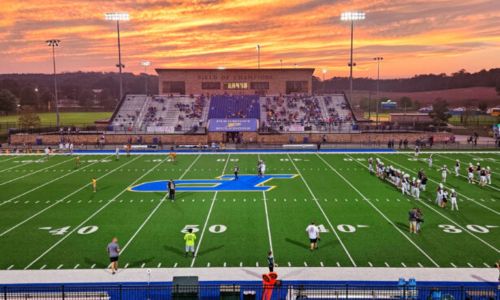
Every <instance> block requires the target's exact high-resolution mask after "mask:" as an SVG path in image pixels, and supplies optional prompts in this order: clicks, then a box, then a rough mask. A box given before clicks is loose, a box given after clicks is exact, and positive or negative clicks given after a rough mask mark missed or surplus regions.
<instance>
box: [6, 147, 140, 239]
mask: <svg viewBox="0 0 500 300" xmlns="http://www.w3.org/2000/svg"><path fill="white" fill-rule="evenodd" d="M140 157H142V155H141V156H137V157H136V158H134V159H132V160H130V161H129V162H127V163H125V164H123V165H121V166H118V167H116V168H115V169H113V170H111V171H110V172H108V173H106V174H104V175H102V176H101V177H98V178H97V179H98V180H99V179H101V178H104V177H106V176H108V175H109V174H111V173H113V172H115V171H116V170H117V169H118V168H120V167H122V166H124V165H127V164H129V163H131V162H133V161H135V160H136V159H138V158H140ZM90 184H91V183H90V182H89V183H87V184H85V185H83V186H82V187H80V188H79V189H77V190H75V191H73V192H71V193H70V194H68V195H66V196H64V197H62V198H61V199H59V200H57V201H55V202H54V203H53V204H52V205H49V206H47V207H45V208H44V209H42V210H40V211H38V212H37V213H35V214H34V215H32V216H30V217H28V218H26V219H24V220H23V221H21V222H20V223H17V224H16V225H14V226H12V227H11V228H9V229H7V230H5V231H3V232H2V233H0V237H1V236H4V235H5V234H7V233H9V232H10V231H12V230H14V229H16V228H17V227H19V226H21V225H23V224H24V223H26V222H28V221H29V220H31V219H33V218H35V217H37V216H38V215H40V214H42V213H44V212H45V211H47V210H49V209H51V208H52V207H54V206H55V205H57V204H59V203H61V202H63V201H64V200H66V199H68V198H69V197H71V196H73V195H74V194H76V193H78V192H79V191H81V190H83V189H84V188H85V187H87V186H90ZM70 202H71V200H69V201H68V202H67V203H70Z"/></svg>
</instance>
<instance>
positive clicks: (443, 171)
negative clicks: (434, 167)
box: [441, 165, 449, 182]
mask: <svg viewBox="0 0 500 300" xmlns="http://www.w3.org/2000/svg"><path fill="white" fill-rule="evenodd" d="M448 173H449V171H448V167H447V166H446V165H443V167H442V168H441V181H442V182H446V176H447V175H448Z"/></svg>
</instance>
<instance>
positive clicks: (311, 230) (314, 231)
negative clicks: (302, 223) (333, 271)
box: [306, 222, 320, 251]
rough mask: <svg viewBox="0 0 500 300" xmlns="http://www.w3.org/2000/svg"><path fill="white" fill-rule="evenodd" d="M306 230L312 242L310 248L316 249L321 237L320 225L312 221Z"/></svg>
mask: <svg viewBox="0 0 500 300" xmlns="http://www.w3.org/2000/svg"><path fill="white" fill-rule="evenodd" d="M306 232H307V236H308V237H309V242H310V243H311V247H310V250H311V251H313V250H314V249H318V240H319V239H320V237H319V228H318V226H316V224H314V222H312V223H311V224H310V225H309V226H307V228H306Z"/></svg>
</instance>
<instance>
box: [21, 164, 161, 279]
mask: <svg viewBox="0 0 500 300" xmlns="http://www.w3.org/2000/svg"><path fill="white" fill-rule="evenodd" d="M166 160H167V158H165V159H163V160H162V161H160V162H159V163H158V164H156V165H155V166H154V167H153V168H151V169H149V170H148V171H147V172H146V173H144V174H142V175H141V176H140V177H139V178H137V179H136V180H134V181H133V182H132V183H131V184H129V186H128V187H126V188H125V189H123V190H122V191H121V192H119V193H118V194H117V195H116V196H114V197H113V198H112V199H111V200H109V201H108V202H106V204H104V205H103V206H101V208H99V209H98V210H96V211H95V212H94V213H93V214H92V215H90V216H89V217H88V218H87V219H85V220H84V221H83V222H81V223H80V224H78V225H77V226H75V227H74V228H73V230H71V231H70V232H68V234H66V235H65V236H64V237H62V238H61V239H59V240H58V241H57V242H56V243H54V244H53V245H52V246H51V247H49V248H48V249H47V250H45V252H43V253H42V254H41V255H40V256H38V257H37V258H35V260H33V261H32V262H31V263H29V264H28V265H27V266H26V267H25V268H24V269H25V270H27V269H29V268H30V267H31V266H32V265H34V264H35V263H36V262H37V261H39V260H40V259H41V258H42V257H44V256H45V255H47V253H49V252H50V251H52V249H54V248H55V247H57V246H58V245H59V244H60V243H62V242H63V241H64V240H65V239H67V238H68V237H70V236H71V234H73V233H74V232H76V231H77V230H79V229H80V227H82V226H83V225H85V223H87V222H88V221H90V220H91V219H92V218H93V217H95V216H96V215H97V214H98V213H100V212H101V211H102V210H104V209H105V208H106V207H108V205H110V204H111V203H113V202H114V201H115V200H116V199H117V198H118V197H120V196H121V195H122V194H123V193H125V192H126V191H128V189H129V187H130V186H132V185H134V184H136V183H137V182H138V181H139V180H141V179H142V178H144V177H145V176H146V175H148V174H149V173H151V172H152V171H153V170H154V169H156V168H157V167H158V166H159V165H160V164H162V163H163V162H165V161H166Z"/></svg>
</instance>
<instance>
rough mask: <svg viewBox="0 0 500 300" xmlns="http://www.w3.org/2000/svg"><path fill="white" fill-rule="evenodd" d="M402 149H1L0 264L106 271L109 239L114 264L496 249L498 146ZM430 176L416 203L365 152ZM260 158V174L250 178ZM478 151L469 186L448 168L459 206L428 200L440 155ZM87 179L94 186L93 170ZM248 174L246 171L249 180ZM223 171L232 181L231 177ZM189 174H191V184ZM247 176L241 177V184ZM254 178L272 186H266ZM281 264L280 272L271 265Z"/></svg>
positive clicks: (474, 254)
mask: <svg viewBox="0 0 500 300" xmlns="http://www.w3.org/2000/svg"><path fill="white" fill-rule="evenodd" d="M427 156H428V155H427V154H425V153H423V154H421V158H420V159H415V158H414V157H413V155H408V154H404V153H400V154H351V155H349V154H321V155H314V154H297V153H293V154H224V153H221V154H212V155H203V154H200V155H198V154H191V155H183V154H179V155H178V161H177V162H176V163H172V162H167V161H165V155H161V156H160V155H158V156H154V155H139V156H132V157H124V156H122V157H120V159H119V160H115V159H114V157H113V156H82V157H81V166H80V167H78V168H77V167H76V166H75V158H74V157H71V156H54V157H51V158H50V159H49V160H48V161H45V160H44V159H42V158H41V157H40V156H20V157H13V156H3V157H0V166H1V168H0V194H1V195H2V197H1V201H0V209H1V211H2V218H0V269H9V268H10V269H24V268H26V269H41V268H43V269H56V268H62V269H73V268H105V267H106V266H107V265H108V259H107V254H106V252H105V251H104V249H105V247H106V245H107V243H108V242H109V241H110V239H111V238H112V237H113V236H117V237H118V238H119V242H120V244H121V247H122V249H123V250H122V254H121V258H120V263H121V266H122V267H128V268H130V267H151V268H154V267H157V266H160V265H161V266H162V267H174V266H175V267H189V266H193V267H204V268H206V267H222V266H227V267H239V266H256V265H258V266H261V267H265V266H266V256H267V251H268V250H269V249H273V251H274V255H275V258H276V262H277V263H278V265H279V267H283V266H295V267H303V266H309V267H320V266H334V267H335V266H342V267H352V266H357V267H367V266H374V267H387V266H391V267H421V266H423V267H454V266H456V267H471V266H473V267H478V268H485V267H487V266H493V265H494V263H495V261H496V260H497V259H498V254H499V250H498V248H500V234H499V232H498V231H499V230H500V228H498V227H499V226H500V218H499V217H498V215H499V213H500V197H499V193H498V192H499V191H500V185H499V181H500V176H499V175H498V174H500V156H499V154H498V153H493V154H492V153H479V152H478V153H461V154H457V153H442V154H434V156H433V159H434V164H435V167H434V168H429V167H428V166H427V163H426V162H425V158H426V157H427ZM369 157H373V158H375V157H379V158H381V159H382V160H383V161H385V163H386V165H393V166H395V167H397V168H400V169H402V170H406V171H408V172H409V173H410V174H411V175H412V176H414V175H415V172H416V171H417V170H419V169H420V168H423V169H424V170H425V171H426V173H427V174H428V176H429V178H430V181H429V182H428V185H427V191H426V192H423V193H422V195H421V198H422V200H420V201H417V200H415V199H413V198H411V197H409V196H405V195H402V194H401V192H400V191H399V190H397V189H396V188H395V187H394V186H392V185H391V184H389V183H388V182H384V181H381V180H380V179H378V178H376V177H375V176H373V175H370V174H369V173H368V171H367V170H366V166H367V159H368V158H369ZM258 159H263V160H264V161H265V162H266V165H267V172H266V173H267V174H268V175H269V174H290V175H296V176H292V178H288V179H284V178H274V179H272V178H270V179H269V181H267V182H262V180H260V179H259V178H258V177H257V176H255V175H254V174H255V166H256V161H257V160H258ZM455 159H460V160H461V161H462V166H463V167H462V170H461V174H462V175H465V166H466V164H467V163H468V162H473V163H476V162H481V163H482V164H483V166H486V165H489V166H490V167H491V168H492V170H493V185H491V186H487V187H479V186H478V185H471V184H467V180H466V178H464V177H463V176H460V177H455V176H454V175H449V176H448V181H447V182H446V183H445V186H446V187H447V188H452V187H453V188H455V189H456V190H457V191H458V192H459V202H458V205H459V209H460V210H459V211H451V210H450V209H449V208H446V209H442V208H439V207H437V206H436V205H435V204H434V199H435V190H436V186H437V184H438V183H439V182H440V178H441V177H440V172H439V171H438V170H437V166H438V165H439V166H441V165H443V164H447V165H448V166H450V167H451V166H452V165H453V164H454V161H455ZM236 164H238V165H239V167H240V172H241V174H249V175H252V176H251V177H249V178H246V179H240V181H239V182H238V183H234V182H233V183H230V184H229V185H227V186H225V187H223V186H224V185H219V187H218V188H213V187H211V188H207V186H206V182H205V183H204V184H202V186H203V189H202V190H201V191H195V190H193V189H191V190H185V191H180V187H181V186H184V187H186V185H181V184H180V182H179V185H178V192H177V199H176V201H175V202H171V201H168V200H165V199H166V194H165V192H162V191H152V192H133V191H130V190H129V189H128V188H129V187H131V186H136V185H139V184H142V183H146V182H151V181H158V180H166V179H169V178H174V179H176V180H180V179H184V180H195V179H215V178H217V176H220V175H222V174H228V175H229V176H230V175H231V174H232V169H233V167H234V166H235V165H236ZM94 176H95V177H97V182H98V185H97V189H98V190H97V192H96V193H94V192H92V188H91V186H90V180H91V178H92V177H94ZM247 179H248V180H249V181H246V180H247ZM228 180H230V179H228ZM191 183H192V182H191ZM247 183H249V184H247ZM258 184H262V185H263V186H274V188H272V189H268V190H265V191H262V190H258V189H257V190H256V191H250V190H251V189H255V188H256V187H257V186H258ZM412 207H420V208H421V209H422V210H423V213H424V219H425V222H424V224H423V228H422V233H421V234H419V235H415V234H410V233H409V232H408V225H407V223H408V220H407V218H408V211H409V210H410V209H411V208H412ZM311 221H315V222H316V224H319V227H320V230H321V231H322V235H321V242H320V243H319V249H318V250H317V251H314V252H310V251H309V250H308V247H309V241H308V239H307V236H306V233H305V228H306V226H307V225H308V224H309V223H310V222H311ZM187 227H190V228H193V229H194V231H195V232H196V235H197V246H196V247H197V251H198V252H197V253H198V255H197V257H196V258H186V257H184V250H183V249H184V248H183V247H184V241H183V233H182V231H183V230H184V229H186V228H187ZM278 272H279V269H278Z"/></svg>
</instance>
